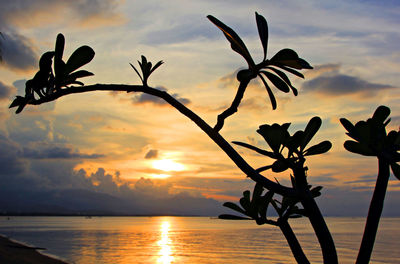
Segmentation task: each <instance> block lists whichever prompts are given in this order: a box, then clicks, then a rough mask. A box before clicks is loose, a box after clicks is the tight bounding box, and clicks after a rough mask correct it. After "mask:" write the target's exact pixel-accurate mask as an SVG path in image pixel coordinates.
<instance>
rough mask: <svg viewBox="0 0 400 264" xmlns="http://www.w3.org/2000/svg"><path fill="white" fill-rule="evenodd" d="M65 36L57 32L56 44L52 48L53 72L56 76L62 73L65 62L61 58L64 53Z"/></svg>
mask: <svg viewBox="0 0 400 264" xmlns="http://www.w3.org/2000/svg"><path fill="white" fill-rule="evenodd" d="M64 46H65V38H64V35H63V34H61V33H60V34H58V35H57V39H56V46H55V49H54V72H55V74H56V75H58V76H62V75H63V74H64V66H65V63H64V61H63V60H62V57H63V54H64Z"/></svg>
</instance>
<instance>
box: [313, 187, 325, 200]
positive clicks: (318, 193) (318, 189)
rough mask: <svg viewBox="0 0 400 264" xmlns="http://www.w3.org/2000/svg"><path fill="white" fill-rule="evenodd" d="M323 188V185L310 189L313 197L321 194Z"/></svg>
mask: <svg viewBox="0 0 400 264" xmlns="http://www.w3.org/2000/svg"><path fill="white" fill-rule="evenodd" d="M322 188H323V187H322V186H317V187H314V188H312V189H311V190H310V192H311V195H312V197H313V198H315V197H318V196H320V195H321V190H322Z"/></svg>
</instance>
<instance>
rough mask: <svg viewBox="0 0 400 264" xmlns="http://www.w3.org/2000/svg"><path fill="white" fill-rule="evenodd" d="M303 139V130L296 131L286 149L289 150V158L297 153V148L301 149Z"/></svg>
mask: <svg viewBox="0 0 400 264" xmlns="http://www.w3.org/2000/svg"><path fill="white" fill-rule="evenodd" d="M303 138H304V131H301V130H299V131H296V133H294V135H293V136H291V137H290V139H289V140H288V141H287V142H286V147H287V148H288V149H289V154H288V156H290V155H291V154H292V153H293V152H296V151H297V148H298V147H300V144H301V142H302V141H303Z"/></svg>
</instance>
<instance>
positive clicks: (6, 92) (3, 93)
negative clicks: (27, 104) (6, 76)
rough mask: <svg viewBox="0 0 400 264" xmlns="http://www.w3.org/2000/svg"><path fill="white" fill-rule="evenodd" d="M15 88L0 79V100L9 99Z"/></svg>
mask: <svg viewBox="0 0 400 264" xmlns="http://www.w3.org/2000/svg"><path fill="white" fill-rule="evenodd" d="M14 90H15V89H14V88H13V87H11V86H8V85H6V84H4V83H3V82H1V81H0V100H4V99H9V98H10V96H11V95H12V93H14V92H15V91H14Z"/></svg>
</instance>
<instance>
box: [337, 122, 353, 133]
mask: <svg viewBox="0 0 400 264" xmlns="http://www.w3.org/2000/svg"><path fill="white" fill-rule="evenodd" d="M340 123H342V126H343V127H344V128H345V129H346V130H347V131H348V132H349V133H353V132H354V125H353V124H352V123H351V122H350V121H349V120H347V119H346V118H340Z"/></svg>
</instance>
